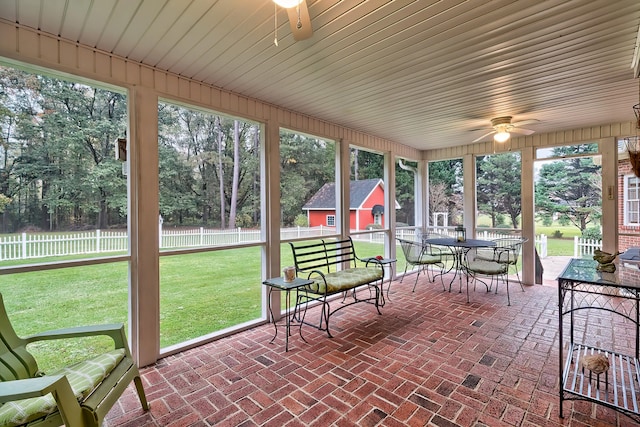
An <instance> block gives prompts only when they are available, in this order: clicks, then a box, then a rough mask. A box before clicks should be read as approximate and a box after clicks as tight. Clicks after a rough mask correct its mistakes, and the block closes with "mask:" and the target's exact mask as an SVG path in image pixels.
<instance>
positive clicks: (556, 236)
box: [553, 230, 562, 239]
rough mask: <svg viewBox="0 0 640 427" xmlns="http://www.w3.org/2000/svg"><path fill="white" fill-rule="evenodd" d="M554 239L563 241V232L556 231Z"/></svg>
mask: <svg viewBox="0 0 640 427" xmlns="http://www.w3.org/2000/svg"><path fill="white" fill-rule="evenodd" d="M553 238H554V239H562V231H560V230H556V231H554V232H553Z"/></svg>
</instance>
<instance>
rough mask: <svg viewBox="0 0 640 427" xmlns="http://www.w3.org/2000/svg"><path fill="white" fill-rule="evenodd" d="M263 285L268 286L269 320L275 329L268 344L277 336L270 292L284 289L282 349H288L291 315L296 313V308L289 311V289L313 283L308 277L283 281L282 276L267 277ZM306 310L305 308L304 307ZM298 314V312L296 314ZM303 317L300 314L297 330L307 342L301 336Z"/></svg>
mask: <svg viewBox="0 0 640 427" xmlns="http://www.w3.org/2000/svg"><path fill="white" fill-rule="evenodd" d="M262 284H263V285H265V286H268V287H269V293H268V294H267V305H268V307H269V314H270V315H271V321H272V322H273V327H274V328H275V330H276V333H275V335H274V336H273V338H272V339H271V341H269V344H271V343H272V342H273V341H274V340H275V339H276V337H277V336H278V324H277V322H276V321H275V318H274V316H273V309H272V307H271V292H273V290H274V289H278V290H281V291H285V314H284V317H285V338H284V342H285V344H284V350H285V351H289V335H291V317H292V316H293V317H295V315H296V310H295V309H294V311H293V313H291V291H292V290H296V291H297V290H298V289H300V288H301V287H304V286H308V285H311V284H313V280H308V279H301V278H299V277H296V278H295V279H293V281H292V282H285V280H284V277H274V278H272V279H267V280H265V281H264V282H262ZM305 311H306V309H305ZM298 315H299V314H298ZM303 319H304V315H303V316H302V318H301V319H299V320H300V321H299V323H300V325H299V331H300V338H302V340H303V341H304V342H307V340H305V339H304V337H303V336H302V320H303Z"/></svg>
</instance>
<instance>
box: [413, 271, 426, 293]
mask: <svg viewBox="0 0 640 427" xmlns="http://www.w3.org/2000/svg"><path fill="white" fill-rule="evenodd" d="M420 269H422V270H424V266H423V265H419V264H418V273H417V274H416V281H415V283H414V284H413V291H412V292H415V291H416V285H417V284H418V278H419V277H420ZM427 279H429V273H427Z"/></svg>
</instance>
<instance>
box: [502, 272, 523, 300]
mask: <svg viewBox="0 0 640 427" xmlns="http://www.w3.org/2000/svg"><path fill="white" fill-rule="evenodd" d="M506 276H507V305H509V306H510V305H511V298H510V297H509V275H508V274H507V275H506ZM521 286H522V285H521ZM496 287H497V286H496Z"/></svg>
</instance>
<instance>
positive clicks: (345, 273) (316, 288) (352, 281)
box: [308, 267, 384, 294]
mask: <svg viewBox="0 0 640 427" xmlns="http://www.w3.org/2000/svg"><path fill="white" fill-rule="evenodd" d="M383 275H384V272H383V270H382V269H381V268H375V267H361V268H347V269H345V270H340V271H334V272H332V273H325V275H324V277H325V279H326V281H327V285H326V288H325V283H324V281H323V280H322V277H320V276H313V275H312V276H311V277H309V279H311V280H314V281H315V282H314V284H313V285H311V286H309V288H308V291H309V292H312V293H317V294H324V293H326V294H333V293H337V292H342V291H345V290H349V289H351V288H354V287H356V286H360V285H366V284H368V283H371V282H375V281H376V280H380V279H382V276H383Z"/></svg>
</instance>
